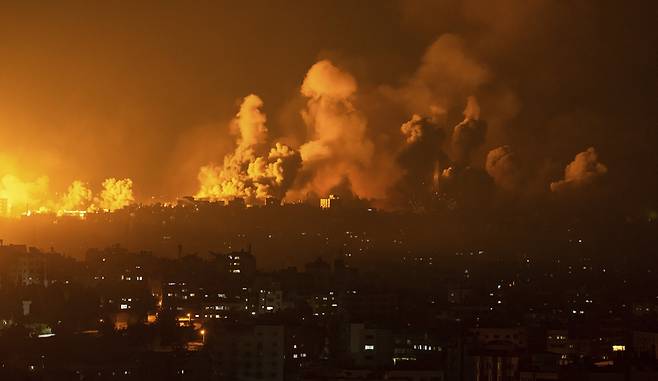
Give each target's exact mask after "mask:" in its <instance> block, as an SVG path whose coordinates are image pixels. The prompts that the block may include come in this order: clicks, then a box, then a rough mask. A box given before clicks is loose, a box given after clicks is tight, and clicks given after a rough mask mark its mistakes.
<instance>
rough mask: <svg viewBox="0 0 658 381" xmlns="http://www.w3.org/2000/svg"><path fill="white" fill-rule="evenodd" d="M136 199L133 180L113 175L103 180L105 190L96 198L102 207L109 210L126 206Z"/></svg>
mask: <svg viewBox="0 0 658 381" xmlns="http://www.w3.org/2000/svg"><path fill="white" fill-rule="evenodd" d="M134 201H135V198H134V196H133V182H132V180H131V179H120V180H119V179H115V178H113V177H111V178H109V179H106V180H105V181H103V190H102V191H101V193H100V197H99V198H98V199H97V200H96V202H97V203H98V206H99V207H100V208H101V209H103V210H106V211H109V212H113V211H115V210H117V209H121V208H124V207H126V206H128V205H130V204H132V203H133V202H134Z"/></svg>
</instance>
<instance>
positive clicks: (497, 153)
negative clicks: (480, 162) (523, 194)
mask: <svg viewBox="0 0 658 381" xmlns="http://www.w3.org/2000/svg"><path fill="white" fill-rule="evenodd" d="M485 169H486V171H487V173H488V174H489V176H491V177H492V178H493V180H494V183H495V184H496V185H497V186H499V187H500V188H503V189H505V190H515V189H517V187H518V185H519V180H520V179H519V168H518V165H517V163H516V158H515V156H514V153H513V152H512V150H511V149H510V147H509V146H501V147H498V148H494V149H492V150H491V151H489V153H488V154H487V161H486V163H485Z"/></svg>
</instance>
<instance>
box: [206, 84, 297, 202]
mask: <svg viewBox="0 0 658 381" xmlns="http://www.w3.org/2000/svg"><path fill="white" fill-rule="evenodd" d="M262 107H263V101H262V100H261V99H260V98H259V97H258V96H256V95H253V94H251V95H248V96H246V97H245V98H244V99H243V101H242V104H241V105H240V111H239V112H238V114H237V115H236V116H235V118H234V119H233V121H232V122H231V131H232V132H233V133H235V134H237V135H238V136H237V140H236V147H235V150H234V151H233V152H231V153H229V154H228V155H226V156H225V157H224V162H223V164H222V165H216V164H212V163H211V164H208V165H205V166H203V167H201V169H200V170H199V175H198V179H199V183H200V189H199V192H198V193H197V194H196V197H199V198H206V199H210V200H215V201H224V202H228V201H231V200H233V199H236V198H239V199H243V200H245V202H246V203H247V204H249V205H251V204H254V203H256V202H257V201H258V202H261V203H262V202H264V201H265V200H266V199H267V198H268V197H276V198H282V197H283V196H284V195H285V192H286V190H287V189H288V187H289V186H290V184H291V182H292V181H293V179H294V176H295V174H296V172H297V169H298V167H299V160H300V159H299V154H298V153H297V152H295V151H294V150H293V149H291V148H290V147H288V146H286V145H284V144H281V143H275V145H274V147H272V148H271V149H270V150H269V152H268V151H267V150H266V148H265V146H266V143H267V132H268V131H267V127H266V126H265V123H266V121H267V117H266V116H265V114H264V113H263V111H262V110H261V108H262Z"/></svg>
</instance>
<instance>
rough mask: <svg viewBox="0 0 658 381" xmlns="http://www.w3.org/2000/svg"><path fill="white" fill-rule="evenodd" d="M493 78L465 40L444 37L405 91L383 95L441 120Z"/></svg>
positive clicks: (386, 89) (386, 90) (430, 50)
mask: <svg viewBox="0 0 658 381" xmlns="http://www.w3.org/2000/svg"><path fill="white" fill-rule="evenodd" d="M490 78H491V74H490V72H489V69H488V68H487V67H486V66H485V65H483V64H482V63H480V62H478V60H476V59H475V58H474V57H473V55H472V54H470V53H469V52H468V50H467V48H466V46H465V43H464V41H463V40H462V38H461V37H459V36H457V35H454V34H443V35H441V36H440V37H439V38H437V39H436V40H435V41H434V42H433V43H432V45H430V47H429V48H428V49H427V50H426V52H425V54H424V56H423V58H422V62H421V65H420V67H419V68H418V70H416V72H415V73H414V75H413V76H412V77H411V78H410V79H409V80H408V81H407V82H406V83H405V84H404V85H403V86H402V87H401V88H399V89H393V88H391V87H383V91H384V93H385V94H386V95H388V96H389V98H391V99H392V100H394V101H402V102H403V103H404V105H405V106H406V108H407V110H408V111H410V112H415V113H422V114H425V115H428V114H429V115H433V116H438V115H442V114H445V113H447V112H448V111H449V110H450V109H451V108H452V107H455V106H456V105H457V102H461V101H462V100H463V99H465V98H466V97H467V96H469V95H471V94H475V93H476V92H477V90H478V88H479V87H480V86H482V85H483V84H485V83H486V82H487V81H489V79H490ZM476 120H477V118H476Z"/></svg>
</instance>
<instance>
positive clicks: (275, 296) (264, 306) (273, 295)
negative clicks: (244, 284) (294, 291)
mask: <svg viewBox="0 0 658 381" xmlns="http://www.w3.org/2000/svg"><path fill="white" fill-rule="evenodd" d="M282 304H283V291H281V290H280V289H260V290H259V291H258V313H259V314H264V313H274V312H278V311H279V310H281V307H282Z"/></svg>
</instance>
